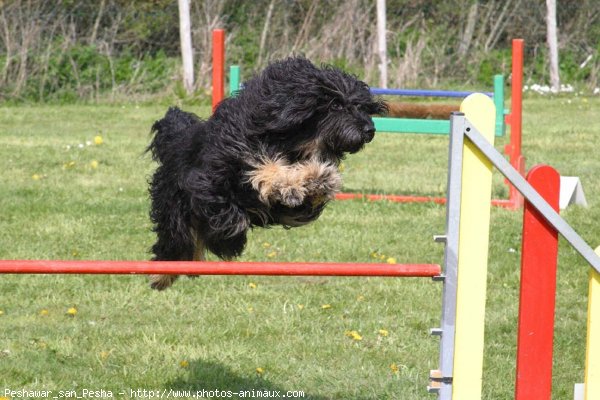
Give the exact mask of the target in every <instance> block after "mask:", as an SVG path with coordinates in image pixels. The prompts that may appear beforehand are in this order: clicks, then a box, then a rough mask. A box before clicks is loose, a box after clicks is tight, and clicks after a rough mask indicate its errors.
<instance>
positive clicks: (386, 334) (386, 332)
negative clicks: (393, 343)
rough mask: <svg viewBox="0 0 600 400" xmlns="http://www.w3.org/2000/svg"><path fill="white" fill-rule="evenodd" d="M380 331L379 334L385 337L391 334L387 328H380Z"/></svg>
mask: <svg viewBox="0 0 600 400" xmlns="http://www.w3.org/2000/svg"><path fill="white" fill-rule="evenodd" d="M378 332H379V336H383V337H386V336H388V335H389V334H390V333H389V332H388V331H387V330H385V329H380V330H379V331H378Z"/></svg>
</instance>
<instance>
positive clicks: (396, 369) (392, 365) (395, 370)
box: [390, 363, 400, 374]
mask: <svg viewBox="0 0 600 400" xmlns="http://www.w3.org/2000/svg"><path fill="white" fill-rule="evenodd" d="M390 369H391V370H392V372H393V373H395V374H397V373H398V371H400V369H399V368H398V365H397V364H396V363H391V364H390Z"/></svg>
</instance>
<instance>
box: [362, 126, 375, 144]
mask: <svg viewBox="0 0 600 400" xmlns="http://www.w3.org/2000/svg"><path fill="white" fill-rule="evenodd" d="M363 132H364V134H365V137H366V139H367V143H368V142H370V141H371V140H373V137H375V125H373V123H372V122H369V123H367V124H365V126H364V127H363Z"/></svg>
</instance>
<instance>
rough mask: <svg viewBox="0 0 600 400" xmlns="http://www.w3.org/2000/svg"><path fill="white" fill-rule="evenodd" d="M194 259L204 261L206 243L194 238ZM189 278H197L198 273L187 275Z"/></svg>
mask: <svg viewBox="0 0 600 400" xmlns="http://www.w3.org/2000/svg"><path fill="white" fill-rule="evenodd" d="M192 259H193V260H194V261H206V245H205V244H204V241H203V240H202V239H198V238H196V248H195V249H194V256H193V257H192ZM188 277H189V278H197V277H198V275H188Z"/></svg>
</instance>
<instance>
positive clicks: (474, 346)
mask: <svg viewBox="0 0 600 400" xmlns="http://www.w3.org/2000/svg"><path fill="white" fill-rule="evenodd" d="M460 110H461V111H462V112H463V113H464V114H465V116H466V118H467V120H468V121H469V122H470V123H471V125H473V126H474V127H475V128H476V129H477V130H478V131H479V133H481V134H482V136H484V137H485V138H486V139H487V140H488V141H489V142H490V143H492V144H493V143H494V118H495V108H494V103H493V102H492V100H491V99H490V98H489V97H487V96H485V95H483V94H479V93H476V94H473V95H470V96H469V97H467V98H466V99H465V100H464V101H463V102H462V104H461V107H460ZM491 198H492V164H491V163H490V162H489V160H488V159H487V158H486V157H485V156H484V155H483V154H481V152H480V151H479V150H478V149H477V148H476V147H475V145H473V144H472V143H471V142H470V141H469V140H468V139H465V145H464V148H463V167H462V191H461V203H460V228H459V244H458V284H457V297H456V336H455V342H454V346H455V355H454V372H453V383H452V398H454V399H460V400H479V399H481V387H482V379H483V378H482V375H483V347H484V321H485V299H486V279H487V262H488V244H489V243H488V242H489V240H488V239H489V227H490V203H491Z"/></svg>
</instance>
